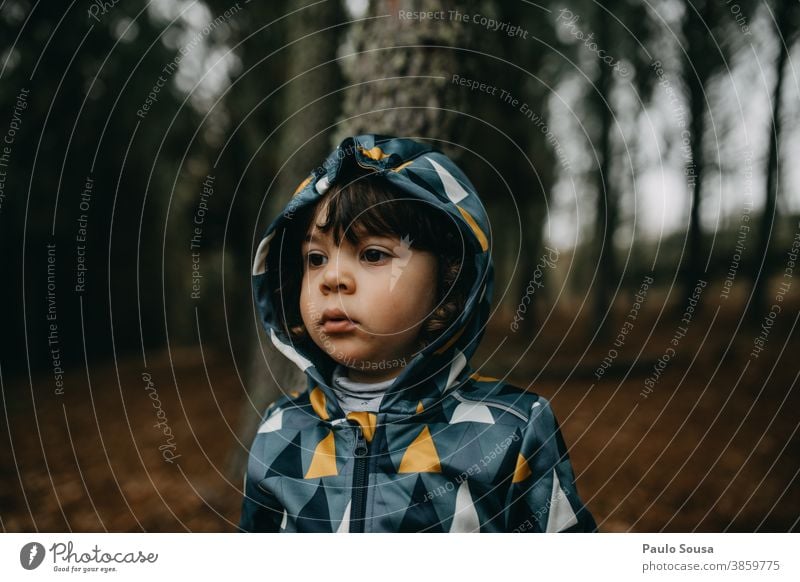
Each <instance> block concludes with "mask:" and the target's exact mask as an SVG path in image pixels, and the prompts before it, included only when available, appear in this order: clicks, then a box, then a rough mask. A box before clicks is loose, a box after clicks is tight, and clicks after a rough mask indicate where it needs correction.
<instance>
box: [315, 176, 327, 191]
mask: <svg viewBox="0 0 800 582" xmlns="http://www.w3.org/2000/svg"><path fill="white" fill-rule="evenodd" d="M329 186H330V181H329V180H328V176H323V177H322V178H320V179H319V181H318V182H317V186H316V188H317V193H318V194H319V195H320V196H322V195H323V194H325V192H327V191H328V187H329Z"/></svg>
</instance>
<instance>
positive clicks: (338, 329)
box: [320, 309, 358, 333]
mask: <svg viewBox="0 0 800 582" xmlns="http://www.w3.org/2000/svg"><path fill="white" fill-rule="evenodd" d="M357 323H358V322H356V321H353V320H352V319H350V318H349V317H347V315H345V313H344V312H342V311H340V310H338V309H332V310H325V312H324V313H323V314H322V319H321V320H320V327H321V328H322V331H324V332H325V333H344V332H348V331H353V330H354V329H355V328H356V324H357Z"/></svg>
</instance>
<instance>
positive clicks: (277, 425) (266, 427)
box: [258, 409, 283, 433]
mask: <svg viewBox="0 0 800 582" xmlns="http://www.w3.org/2000/svg"><path fill="white" fill-rule="evenodd" d="M281 428H283V409H278V411H277V412H273V413H272V414H271V415H270V416H269V418H267V420H265V421H264V424H262V425H261V426H260V427H259V429H258V432H259V433H262V432H272V431H273V430H280V429H281Z"/></svg>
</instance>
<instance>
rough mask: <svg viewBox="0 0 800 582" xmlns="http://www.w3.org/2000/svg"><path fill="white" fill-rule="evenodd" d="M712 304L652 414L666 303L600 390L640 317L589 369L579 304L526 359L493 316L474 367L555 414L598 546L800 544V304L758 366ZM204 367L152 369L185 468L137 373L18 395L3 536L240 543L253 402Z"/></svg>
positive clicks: (1, 448)
mask: <svg viewBox="0 0 800 582" xmlns="http://www.w3.org/2000/svg"><path fill="white" fill-rule="evenodd" d="M705 295H706V297H708V298H709V299H711V301H709V302H708V304H707V308H706V309H705V310H704V311H703V312H702V315H701V316H700V317H699V318H697V319H695V320H693V321H692V322H691V325H690V328H689V332H688V334H687V335H686V337H685V338H683V339H682V340H681V341H680V344H679V346H678V348H677V356H676V358H674V359H673V360H672V361H670V363H669V365H668V366H667V367H666V369H665V371H664V374H663V376H662V377H661V379H660V381H659V383H658V384H657V385H656V387H655V389H654V391H653V393H652V394H650V395H649V397H648V398H646V399H644V398H642V397H641V396H640V391H641V389H642V387H643V385H644V381H645V379H646V378H647V377H648V376H649V375H650V374H651V372H652V367H653V364H654V363H655V362H656V360H657V359H658V357H659V356H661V355H662V354H663V353H664V351H665V349H666V348H667V347H668V345H669V341H670V338H672V337H673V334H674V332H675V328H676V326H677V325H680V322H679V319H680V315H677V316H676V315H675V311H674V310H672V311H664V313H662V314H661V315H660V318H659V313H658V311H657V310H654V309H652V306H653V305H658V304H659V303H660V301H661V299H663V298H660V299H659V298H658V297H657V296H656V295H655V294H654V295H653V296H652V297H650V298H648V302H647V303H648V306H649V307H650V309H649V311H648V312H647V313H643V314H641V315H640V316H639V318H638V320H637V322H636V325H635V327H634V330H633V331H632V333H631V334H630V335H629V336H628V338H627V340H626V342H625V345H624V347H622V348H620V349H619V355H618V356H617V358H616V360H615V362H614V365H613V366H612V367H611V368H610V369H609V370H608V371H607V372H606V374H605V376H604V379H603V380H602V381H600V382H597V381H596V380H595V378H594V371H595V369H596V368H597V366H598V364H599V362H600V361H601V360H602V359H603V357H604V356H605V355H606V354H607V352H608V349H609V348H611V347H613V346H612V342H613V336H615V335H616V333H617V331H616V330H618V329H619V327H620V325H621V323H622V321H623V318H624V316H625V314H626V313H627V310H628V307H629V306H630V303H628V304H627V307H620V311H619V313H618V314H617V318H616V320H615V322H614V323H613V324H612V325H611V326H610V329H611V330H612V337H611V338H610V339H606V340H596V341H595V343H594V344H593V347H592V348H591V349H589V350H588V351H586V353H585V354H583V352H584V350H585V348H586V345H587V338H586V335H585V332H584V330H585V329H586V328H587V326H586V324H585V321H584V320H582V319H579V318H580V317H581V312H580V310H579V306H577V305H576V306H564V305H562V306H561V310H560V311H559V314H558V315H553V316H551V317H550V318H549V319H548V321H547V324H546V326H545V327H544V328H543V329H542V332H541V333H540V334H539V335H538V336H537V337H536V339H535V341H534V343H533V346H532V347H531V348H530V349H528V350H527V351H526V348H527V345H526V344H527V343H528V342H530V341H531V340H532V339H533V337H534V334H533V333H526V332H524V331H523V330H520V331H518V332H516V333H513V334H512V333H510V332H508V331H507V330H508V322H509V321H510V317H503V318H498V320H502V321H503V322H504V323H503V324H502V326H500V325H498V326H495V327H493V328H492V329H491V330H490V331H489V332H488V333H487V335H486V337H485V338H484V340H483V342H482V346H481V349H480V350H479V352H478V354H476V356H475V357H474V358H473V360H472V365H473V367H476V368H480V372H481V373H482V374H486V375H495V376H498V375H499V376H503V375H504V371H507V370H513V371H512V372H511V373H510V375H508V378H509V379H510V380H511V381H512V382H514V383H516V384H517V385H519V386H528V385H531V386H532V389H534V390H535V391H537V392H538V393H540V394H542V395H544V396H546V397H547V398H549V399H550V400H551V402H552V403H553V407H554V410H555V411H556V414H557V416H558V419H559V421H560V423H561V426H562V430H563V432H564V436H565V439H566V441H567V444H568V446H569V447H570V456H571V457H572V461H573V465H574V467H575V471H576V474H577V475H578V490H579V492H580V494H581V496H582V497H583V499H584V501H585V502H586V503H587V505H588V506H589V508H590V509H591V511H592V513H593V514H594V515H595V517H596V519H597V521H598V524H599V526H600V529H601V530H602V531H662V530H663V531H789V530H795V531H796V530H797V529H798V517H800V487H798V470H799V469H800V455H799V453H800V437H798V434H797V429H798V426H800V415H799V414H798V412H797V411H798V410H800V388H798V385H797V378H798V373H800V358H798V356H797V354H798V353H800V350H798V348H800V338H799V337H798V333H797V330H796V328H795V326H796V323H797V317H798V306H797V305H796V304H795V305H794V306H793V308H792V309H789V305H784V309H783V311H782V313H781V315H779V317H778V318H777V319H776V323H775V325H774V326H773V327H772V329H771V331H770V335H769V338H768V342H767V347H766V349H765V350H764V352H762V353H761V355H760V357H758V358H750V357H749V354H750V351H751V349H752V345H753V338H754V337H755V336H756V335H757V333H758V330H757V329H756V328H752V327H751V328H748V329H745V328H744V327H742V328H741V329H739V330H738V332H735V329H736V327H737V325H738V316H737V312H736V309H734V308H733V305H732V301H731V302H730V304H727V303H726V304H723V308H722V309H720V310H719V311H718V310H717V306H718V305H719V302H718V301H715V300H714V297H715V295H714V293H713V292H712V291H711V290H707V291H706V293H705ZM620 303H621V304H623V303H625V302H624V301H622V302H620ZM568 307H569V308H568ZM657 309H660V307H658V308H657ZM576 314H577V315H576ZM576 318H577V319H576ZM657 318H659V322H658V325H655V322H656V319H657ZM573 324H574V325H573ZM570 326H572V329H571V330H570V329H569V328H570ZM790 330H793V331H792V333H789V332H790ZM504 338H505V339H504ZM562 340H563V343H561V345H560V346H559V343H560V342H562ZM501 343H502V347H501V348H500V349H499V350H498V349H497V346H498V345H500V344H501ZM495 350H496V351H495ZM492 354H493V355H492ZM205 356H206V358H205V367H204V365H203V360H202V358H201V355H200V351H199V349H196V348H183V349H180V350H173V352H172V354H171V362H172V366H170V355H169V354H168V353H167V352H166V351H165V352H163V353H161V354H159V355H158V357H156V358H153V357H152V356H151V358H150V361H149V362H148V371H149V372H150V373H151V374H152V379H153V382H154V385H155V389H156V390H157V392H158V396H159V399H160V402H161V405H162V409H163V410H164V413H165V414H166V416H167V421H168V424H169V425H170V427H171V429H172V431H173V432H174V434H175V435H176V441H175V442H176V449H175V452H176V453H177V454H180V455H181V457H180V458H179V462H177V463H175V464H169V463H166V462H164V460H163V459H162V457H161V454H160V452H159V449H158V447H159V446H160V445H163V444H164V442H165V437H164V435H163V433H162V432H161V431H159V430H157V429H156V428H154V427H153V425H154V424H155V423H156V422H157V418H156V416H155V410H154V408H153V406H152V400H151V399H150V398H148V397H147V392H146V391H145V390H144V388H145V383H144V382H143V380H142V377H141V373H142V371H143V369H142V365H141V361H140V359H139V358H136V357H129V358H126V359H123V360H120V361H119V362H118V363H117V367H115V365H114V362H109V363H107V364H105V365H102V366H97V367H95V368H93V369H92V370H91V391H90V390H89V388H88V385H87V381H86V373H85V370H83V369H80V368H79V369H73V370H69V371H68V373H67V380H68V383H67V387H66V392H65V395H64V396H62V397H58V396H55V395H53V391H52V384H51V378H49V377H48V376H46V375H39V376H37V377H35V378H34V382H33V389H31V387H30V385H29V384H28V382H27V379H16V380H12V381H8V380H7V381H6V383H5V386H4V395H3V401H4V404H5V409H6V413H7V415H8V417H7V418H8V421H6V418H5V415H3V417H2V418H0V435H2V436H0V439H2V440H0V473H2V475H3V477H2V482H3V487H2V489H0V519H1V523H0V526H1V527H2V530H3V531H17V532H18V531H37V530H38V531H70V530H71V531H105V530H108V531H142V530H144V531H187V530H188V531H233V530H234V529H235V524H236V522H237V520H238V516H239V507H240V503H241V480H240V479H239V478H237V479H235V480H229V479H228V478H227V477H226V475H225V473H226V470H227V467H228V462H229V455H230V451H231V450H232V448H233V447H241V446H246V443H245V444H239V443H238V442H237V439H236V437H235V436H234V434H235V429H236V427H237V422H238V421H237V417H238V414H239V411H240V407H241V403H242V402H243V398H244V396H243V394H244V391H243V388H242V382H241V381H240V379H239V377H238V374H237V372H236V370H235V369H234V367H233V364H232V362H231V359H230V354H229V353H224V352H211V353H209V352H208V351H206V353H205ZM487 358H489V359H488V361H486V360H487ZM484 361H486V363H485V364H484V363H483V362H484ZM240 367H241V363H240ZM173 370H174V377H173ZM206 370H207V371H206ZM176 385H177V386H178V387H179V390H176V388H175V386H176ZM212 387H213V389H212ZM32 393H33V396H34V398H35V403H33V402H32V399H31V394H32ZM9 436H10V439H11V441H10V443H9V440H8V439H9ZM12 444H13V446H12Z"/></svg>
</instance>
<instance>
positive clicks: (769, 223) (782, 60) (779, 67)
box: [749, 0, 800, 320]
mask: <svg viewBox="0 0 800 582" xmlns="http://www.w3.org/2000/svg"><path fill="white" fill-rule="evenodd" d="M770 4H771V5H772V9H771V10H769V12H770V16H771V17H770V19H769V20H770V22H771V24H772V25H773V29H774V30H775V36H776V42H777V45H778V54H777V56H776V58H775V87H774V90H773V93H772V117H771V119H770V127H769V150H768V154H767V171H766V176H765V178H766V188H765V191H764V211H763V213H762V215H761V224H760V225H759V232H758V243H757V246H756V248H755V249H754V253H753V259H752V264H753V269H752V272H753V289H752V299H751V301H750V310H749V311H750V316H751V318H752V319H754V320H758V319H760V318H761V317H763V313H762V311H761V308H762V307H763V304H764V302H765V295H766V293H767V283H768V282H769V277H770V274H771V272H772V262H771V261H770V258H771V251H770V241H771V240H772V238H773V237H774V234H775V233H776V230H777V229H776V228H775V226H776V221H775V212H776V210H777V201H778V195H779V189H780V157H781V134H782V127H783V105H784V103H783V81H784V78H785V75H786V69H787V66H786V61H787V60H788V58H789V53H790V52H791V50H792V47H793V46H794V44H795V43H796V42H797V39H798V36H799V35H798V31H800V3H798V2H797V1H796V0H774V2H771V3H769V4H767V6H769V5H770Z"/></svg>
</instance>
